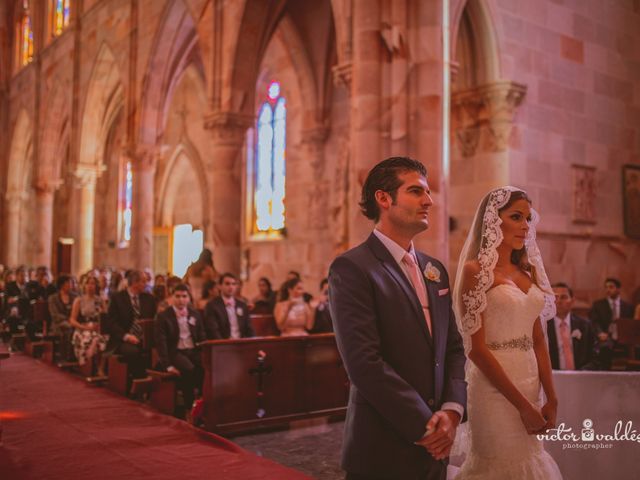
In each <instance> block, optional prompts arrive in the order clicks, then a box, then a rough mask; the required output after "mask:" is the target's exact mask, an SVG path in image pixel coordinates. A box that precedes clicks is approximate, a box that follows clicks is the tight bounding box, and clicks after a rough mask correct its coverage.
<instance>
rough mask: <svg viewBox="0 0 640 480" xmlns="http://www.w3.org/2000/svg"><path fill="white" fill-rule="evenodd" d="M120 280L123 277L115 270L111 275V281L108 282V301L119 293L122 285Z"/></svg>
mask: <svg viewBox="0 0 640 480" xmlns="http://www.w3.org/2000/svg"><path fill="white" fill-rule="evenodd" d="M122 280H123V276H122V273H121V272H120V271H119V270H116V271H114V272H113V273H112V274H111V279H110V280H109V301H111V297H113V296H114V295H115V294H116V293H118V292H120V291H121V288H120V284H121V283H122Z"/></svg>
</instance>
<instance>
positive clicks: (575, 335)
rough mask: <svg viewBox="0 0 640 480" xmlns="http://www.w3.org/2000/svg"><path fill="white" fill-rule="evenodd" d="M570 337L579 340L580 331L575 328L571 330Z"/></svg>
mask: <svg viewBox="0 0 640 480" xmlns="http://www.w3.org/2000/svg"><path fill="white" fill-rule="evenodd" d="M571 338H575V339H576V340H580V339H581V338H582V332H581V331H580V330H578V329H577V328H576V329H575V330H574V331H573V332H571Z"/></svg>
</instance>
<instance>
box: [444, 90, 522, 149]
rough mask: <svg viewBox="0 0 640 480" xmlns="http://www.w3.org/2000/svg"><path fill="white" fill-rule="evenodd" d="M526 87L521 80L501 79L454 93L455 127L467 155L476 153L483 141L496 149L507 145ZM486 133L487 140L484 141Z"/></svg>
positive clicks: (453, 112) (456, 135)
mask: <svg viewBox="0 0 640 480" xmlns="http://www.w3.org/2000/svg"><path fill="white" fill-rule="evenodd" d="M526 91H527V87H526V86H524V85H521V84H519V83H515V82H511V81H499V82H494V83H490V84H487V85H482V86H480V87H476V88H473V89H470V90H464V91H460V92H456V93H454V94H453V95H452V96H451V108H452V120H453V122H452V127H453V129H454V131H455V137H456V139H457V140H458V142H459V147H460V151H461V152H462V154H463V155H464V156H471V155H474V154H475V152H476V149H477V147H478V145H480V144H481V143H484V144H485V145H486V146H487V148H488V149H489V150H490V151H494V152H499V151H503V150H505V149H506V148H507V146H508V144H509V138H510V136H511V131H512V128H513V119H514V116H515V112H516V109H517V108H518V106H520V104H521V103H522V100H523V99H524V96H525V94H526ZM483 136H484V137H485V138H486V140H485V141H484V142H481V141H480V139H481V138H482V137H483Z"/></svg>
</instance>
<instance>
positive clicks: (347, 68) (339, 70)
mask: <svg viewBox="0 0 640 480" xmlns="http://www.w3.org/2000/svg"><path fill="white" fill-rule="evenodd" d="M331 72H332V74H333V83H334V85H335V86H336V87H344V88H346V89H347V92H349V93H351V79H352V78H353V63H351V62H344V63H340V64H338V65H335V66H334V67H333V68H332V69H331Z"/></svg>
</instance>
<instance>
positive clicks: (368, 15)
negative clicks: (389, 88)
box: [336, 0, 384, 246]
mask: <svg viewBox="0 0 640 480" xmlns="http://www.w3.org/2000/svg"><path fill="white" fill-rule="evenodd" d="M380 20H381V8H380V1H379V0H354V2H353V59H352V67H351V74H350V75H349V74H345V73H343V74H342V75H341V76H342V78H345V79H346V78H350V79H351V99H350V100H351V131H350V142H351V155H350V158H351V165H350V174H349V184H350V185H351V188H350V190H349V213H348V216H349V220H348V225H349V228H348V230H349V233H348V235H349V246H354V245H357V244H359V243H361V242H362V241H364V240H365V239H366V238H367V236H368V235H369V233H370V232H371V229H372V225H371V222H369V221H368V220H367V219H366V218H365V217H364V216H362V214H361V213H360V208H359V207H358V202H359V200H360V194H361V187H362V184H363V182H364V179H365V178H366V175H367V173H368V172H369V170H370V169H371V168H372V167H373V166H374V165H375V164H376V163H378V162H379V161H380V160H382V159H383V158H384V153H383V151H382V149H381V143H382V142H381V141H380V135H381V131H380V125H381V121H380V120H381V118H380V99H381V95H382V50H381V46H382V40H381V36H380ZM337 73H338V72H336V74H337Z"/></svg>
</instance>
